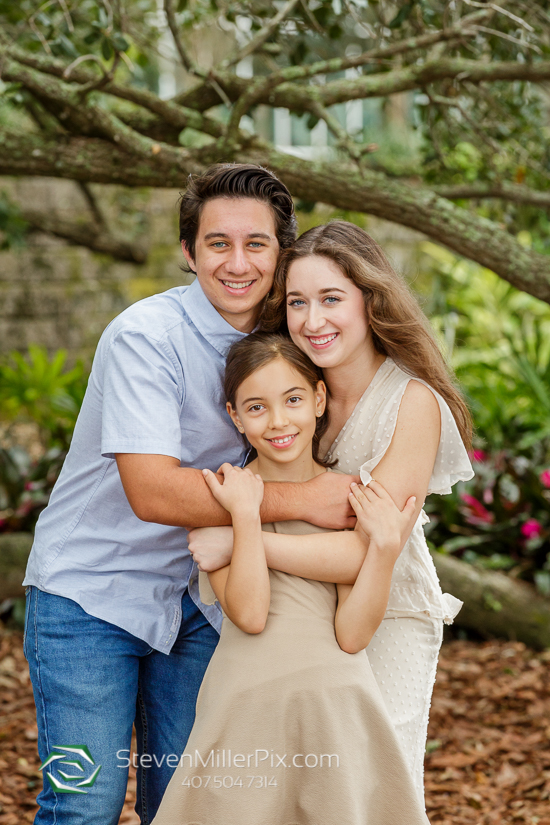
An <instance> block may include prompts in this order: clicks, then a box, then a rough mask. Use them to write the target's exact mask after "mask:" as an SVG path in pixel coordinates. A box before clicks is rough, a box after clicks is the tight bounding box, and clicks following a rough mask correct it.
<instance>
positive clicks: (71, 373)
mask: <svg viewBox="0 0 550 825" xmlns="http://www.w3.org/2000/svg"><path fill="white" fill-rule="evenodd" d="M66 361H67V353H66V351H65V350H58V351H57V352H56V353H55V354H54V355H53V356H52V358H51V359H50V358H49V356H48V353H47V351H46V349H45V348H44V347H38V346H35V345H32V344H31V345H30V346H29V349H28V353H27V354H26V355H22V354H21V353H19V352H12V353H11V354H10V355H9V356H8V358H6V359H5V360H4V362H3V363H0V418H2V419H4V421H6V422H9V421H21V420H30V421H33V422H35V423H36V424H37V425H38V428H39V432H40V437H41V441H42V446H43V447H44V448H52V447H59V448H61V449H63V450H67V449H68V448H69V444H70V440H71V435H72V432H73V429H74V425H75V423H76V418H77V416H78V412H79V410H80V405H81V404H82V399H83V398H84V393H85V391H86V383H87V375H86V373H85V370H84V366H83V364H82V363H81V362H80V361H79V362H78V363H77V364H76V365H75V366H74V367H73V368H72V369H69V370H67V369H66V368H65V365H66Z"/></svg>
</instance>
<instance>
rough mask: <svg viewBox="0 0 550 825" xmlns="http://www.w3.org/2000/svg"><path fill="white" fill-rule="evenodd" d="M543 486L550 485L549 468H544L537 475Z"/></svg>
mask: <svg viewBox="0 0 550 825" xmlns="http://www.w3.org/2000/svg"><path fill="white" fill-rule="evenodd" d="M539 478H540V480H541V482H542V484H543V485H544V487H550V470H544V471H543V472H542V473H541V474H540V476H539Z"/></svg>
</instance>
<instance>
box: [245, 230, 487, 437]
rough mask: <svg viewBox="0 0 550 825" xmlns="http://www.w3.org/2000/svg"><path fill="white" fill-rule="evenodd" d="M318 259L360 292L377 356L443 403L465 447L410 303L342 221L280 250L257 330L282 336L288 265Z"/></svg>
mask: <svg viewBox="0 0 550 825" xmlns="http://www.w3.org/2000/svg"><path fill="white" fill-rule="evenodd" d="M312 255H318V256H320V257H323V258H327V259H328V260H330V261H333V262H334V263H335V264H336V265H337V266H338V267H339V269H340V270H341V271H342V273H343V274H344V275H345V276H346V278H349V280H350V281H352V283H354V284H355V286H356V287H358V288H359V289H360V290H361V292H362V293H363V300H364V304H365V313H366V317H367V321H368V323H369V326H370V329H371V334H372V341H373V344H374V347H375V349H376V351H377V352H379V353H381V354H383V355H387V356H389V357H390V358H392V359H393V360H394V361H395V362H396V363H397V364H398V365H399V366H400V367H401V368H402V369H403V370H404V371H405V372H407V373H408V374H409V375H411V376H413V377H416V378H421V379H422V380H423V381H426V383H428V384H429V385H430V386H431V387H432V388H433V389H434V390H436V392H438V393H439V394H440V395H441V396H442V397H443V398H444V399H445V401H446V402H447V404H448V405H449V407H450V410H451V412H452V414H453V416H454V419H455V421H456V424H457V427H458V429H459V432H460V435H461V437H462V440H463V442H464V444H465V446H466V447H467V448H469V447H470V445H471V440H472V419H471V415H470V411H469V409H468V407H467V405H466V402H465V400H464V398H463V397H462V395H461V393H460V391H459V390H458V389H457V387H456V386H455V384H454V376H453V374H452V372H451V370H450V369H449V367H448V366H447V364H446V363H445V360H444V358H443V356H442V354H441V352H440V350H439V347H438V345H437V343H436V340H435V338H434V335H433V332H432V331H431V329H430V326H429V322H428V319H427V318H426V316H425V315H424V313H423V312H422V310H421V308H420V306H419V304H418V302H417V300H416V298H415V297H414V296H413V294H412V292H411V290H410V289H409V287H408V286H407V284H406V283H405V281H404V279H403V278H402V277H400V276H399V275H398V274H397V272H395V270H394V269H393V267H392V266H391V264H390V263H389V261H388V259H387V258H386V256H385V255H384V252H383V251H382V248H381V247H380V246H379V244H377V243H376V241H375V240H374V239H373V238H371V236H370V235H369V234H367V232H365V231H364V230H363V229H360V228H359V227H358V226H355V224H352V223H348V222H347V221H340V220H335V221H331V222H330V223H328V224H324V225H322V226H316V227H314V228H313V229H309V230H308V231H307V232H304V234H303V235H302V236H301V237H300V238H298V240H297V241H296V243H295V244H294V245H293V246H292V247H291V248H289V249H287V250H285V251H284V252H283V253H282V254H281V256H280V258H279V262H278V265H277V269H276V271H275V278H274V282H273V287H272V289H271V292H270V294H269V296H268V298H267V301H266V304H265V307H264V313H263V315H262V319H261V329H264V330H267V331H275V330H277V331H286V330H287V325H286V280H287V276H288V271H289V268H290V266H291V264H292V263H293V262H294V261H297V260H299V259H301V258H307V257H310V256H312Z"/></svg>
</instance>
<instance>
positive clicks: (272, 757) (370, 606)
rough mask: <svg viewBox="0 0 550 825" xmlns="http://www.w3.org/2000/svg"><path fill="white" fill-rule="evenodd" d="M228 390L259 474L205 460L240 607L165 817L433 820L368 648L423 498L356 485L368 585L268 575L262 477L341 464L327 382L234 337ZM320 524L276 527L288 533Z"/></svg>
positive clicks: (280, 345)
mask: <svg viewBox="0 0 550 825" xmlns="http://www.w3.org/2000/svg"><path fill="white" fill-rule="evenodd" d="M225 390H226V397H227V400H228V403H227V409H228V412H229V414H230V416H231V418H232V420H233V422H234V423H235V426H236V427H237V428H238V429H239V431H240V432H241V433H243V435H244V436H246V438H247V439H248V441H249V443H250V444H251V446H252V447H253V448H255V450H256V452H257V458H256V459H255V460H254V461H253V462H252V463H251V464H249V465H248V467H247V468H246V469H244V470H243V469H239V468H236V467H231V466H230V465H229V464H224V465H223V467H222V468H221V472H222V474H223V483H222V484H220V482H219V481H218V479H217V477H216V476H215V475H214V474H213V473H211V472H210V471H207V470H205V471H204V472H205V477H206V480H207V482H208V485H209V487H210V489H211V490H212V492H213V494H214V496H215V497H216V498H217V500H218V501H219V502H220V503H221V504H222V505H223V506H224V507H225V508H226V509H227V510H229V512H230V513H231V516H232V520H233V529H234V549H233V556H232V559H231V563H230V564H229V565H227V566H226V567H224V568H222V569H220V570H217V571H216V572H214V573H211V574H209V580H210V585H211V587H212V589H213V591H214V594H215V596H216V597H217V599H218V600H219V602H220V604H221V606H222V608H223V611H224V614H225V618H224V621H223V625H222V631H221V637H220V642H219V644H218V647H217V648H216V651H215V653H214V655H213V657H212V659H211V662H210V665H209V667H208V669H207V672H206V675H205V678H204V681H203V684H202V687H201V690H200V693H199V698H198V701H197V715H196V720H195V725H194V727H193V730H192V732H191V736H190V739H189V742H188V745H187V748H186V750H185V752H184V754H183V755H182V757H181V758H180V761H179V765H178V767H177V769H176V771H175V773H174V776H173V777H172V780H171V782H170V784H169V786H168V788H167V790H166V793H165V795H164V798H163V800H162V803H161V806H160V808H159V811H158V813H157V816H156V818H155V820H154V825H176V823H177V825H336V823H340V822H344V823H346V825H368V824H369V823H371V824H372V825H427V823H428V820H427V818H426V815H425V813H424V811H423V806H422V804H421V802H420V800H419V798H418V795H417V794H416V793H415V789H414V784H413V782H412V779H411V776H410V773H409V771H408V769H407V765H406V761H405V758H404V755H403V754H402V752H401V750H400V746H399V744H398V741H397V738H396V735H395V732H394V730H393V727H392V724H391V721H390V718H389V716H388V712H387V710H386V708H385V706H384V702H383V700H382V697H381V694H380V691H379V689H378V687H377V685H376V681H375V679H374V677H373V674H372V671H371V668H370V665H369V662H368V659H367V657H366V655H365V654H364V648H365V647H366V646H367V645H368V643H369V641H370V639H371V637H372V635H373V633H374V632H375V630H376V628H377V627H378V625H379V623H380V621H381V620H382V617H383V615H384V612H385V609H386V603H387V600H388V594H389V590H390V583H391V576H392V570H393V566H394V563H395V561H396V559H397V557H398V555H399V552H400V549H401V546H402V544H403V542H404V540H405V537H406V536H407V535H408V533H409V531H410V529H411V524H412V516H413V513H414V509H415V501H414V499H410V500H409V501H408V502H407V504H406V506H405V508H404V509H403V511H399V509H398V508H397V507H396V506H395V505H394V504H393V501H392V500H391V498H390V497H389V495H388V494H387V493H386V492H385V490H384V489H383V487H382V486H381V485H380V484H377V483H376V482H374V483H373V484H371V485H369V487H367V488H365V489H364V490H362V489H361V488H359V487H357V486H355V487H353V488H352V492H351V493H350V502H351V505H352V507H353V509H354V510H355V512H356V514H357V518H358V526H357V532H358V533H359V534H360V535H361V536H362V537H363V538H364V540H365V542H369V544H368V552H367V554H366V557H365V560H364V562H363V565H362V567H361V570H360V572H359V575H358V577H357V580H356V582H355V584H354V585H333V584H328V583H323V582H318V581H312V580H310V579H303V578H299V577H297V576H292V575H289V574H286V573H281V572H277V571H274V570H269V569H268V567H267V563H266V557H265V551H264V546H263V540H262V525H261V522H260V514H259V510H260V504H261V502H262V496H263V482H264V481H293V482H300V481H306V480H308V479H310V478H312V477H313V476H316V475H318V474H320V473H324V472H327V463H326V462H323V461H321V460H320V459H319V457H318V449H319V439H320V436H321V435H322V433H323V431H324V429H326V426H327V419H326V418H325V414H324V413H325V401H326V390H325V386H324V384H323V382H322V381H321V380H320V372H319V371H318V369H317V368H316V367H315V366H314V365H313V364H312V363H311V362H310V361H309V359H308V358H307V357H306V356H305V355H304V354H303V353H302V352H301V351H300V350H299V349H298V348H297V347H296V346H295V345H294V344H292V342H290V341H289V340H288V339H286V338H284V337H282V336H280V335H273V334H270V335H266V334H254V335H251V336H249V337H248V338H246V339H244V340H243V341H240V342H238V343H237V344H235V345H234V346H233V347H232V349H231V350H230V353H229V356H228V360H227V370H226V381H225ZM316 529H318V528H314V527H313V526H312V525H310V524H305V523H303V522H281V523H279V524H272V525H263V530H264V531H266V530H267V531H271V532H280V533H287V534H299V533H312V532H314V531H315V530H316ZM202 575H204V574H201V576H202ZM203 592H204V588H203ZM214 594H212V598H213V597H214Z"/></svg>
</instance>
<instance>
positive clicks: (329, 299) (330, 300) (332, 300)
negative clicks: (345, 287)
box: [325, 295, 340, 305]
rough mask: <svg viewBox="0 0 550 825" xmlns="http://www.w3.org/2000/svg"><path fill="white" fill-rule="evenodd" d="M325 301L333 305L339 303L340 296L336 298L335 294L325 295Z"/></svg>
mask: <svg viewBox="0 0 550 825" xmlns="http://www.w3.org/2000/svg"><path fill="white" fill-rule="evenodd" d="M325 302H328V303H330V304H333V305H334V304H338V303H340V298H336V296H335V295H327V297H326V298H325Z"/></svg>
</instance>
